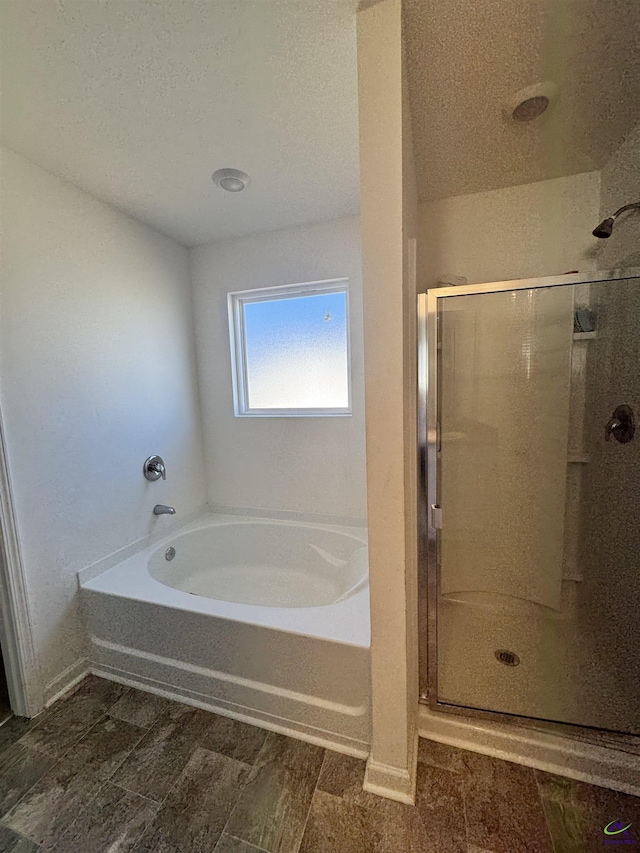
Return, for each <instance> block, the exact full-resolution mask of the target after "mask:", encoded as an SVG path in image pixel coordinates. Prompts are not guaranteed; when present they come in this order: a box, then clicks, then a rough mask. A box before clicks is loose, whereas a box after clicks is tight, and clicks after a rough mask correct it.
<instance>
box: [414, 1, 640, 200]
mask: <svg viewBox="0 0 640 853" xmlns="http://www.w3.org/2000/svg"><path fill="white" fill-rule="evenodd" d="M404 28H405V45H406V57H407V79H408V85H409V97H410V104H411V112H412V120H413V138H414V149H415V155H416V167H417V174H418V192H419V196H420V198H421V200H422V201H426V200H429V199H435V198H443V197H447V196H452V195H461V194H464V193H474V192H480V191H483V190H490V189H498V188H501V187H506V186H513V185H517V184H525V183H529V182H534V181H540V180H544V179H546V178H552V177H559V176H562V175H571V174H576V173H579V172H586V171H590V170H592V169H598V168H600V167H601V166H602V165H603V164H604V163H605V162H606V161H607V159H608V157H609V156H610V155H611V153H612V152H613V150H614V149H615V147H616V145H617V144H618V143H619V142H620V141H621V140H622V138H623V136H624V135H625V134H626V133H628V132H629V131H630V130H631V129H632V127H633V126H634V125H637V124H638V122H640V3H639V2H638V0H405V3H404ZM546 80H550V81H552V82H554V83H556V84H557V85H558V86H559V87H560V95H559V98H558V100H557V102H556V104H555V105H554V106H553V108H551V109H550V110H549V111H548V112H547V113H546V114H545V115H543V116H542V117H541V118H540V119H538V120H537V121H535V122H532V123H529V124H516V123H515V122H513V121H512V120H510V119H507V118H506V117H505V115H504V112H503V111H504V109H505V107H506V106H507V105H508V104H509V103H510V101H511V99H512V98H513V95H514V94H515V93H516V92H518V91H519V90H520V89H522V88H524V87H525V86H530V85H532V84H534V83H538V82H541V81H546Z"/></svg>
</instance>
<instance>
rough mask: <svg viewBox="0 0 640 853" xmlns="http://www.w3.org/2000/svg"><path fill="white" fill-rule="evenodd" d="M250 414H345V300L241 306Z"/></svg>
mask: <svg viewBox="0 0 640 853" xmlns="http://www.w3.org/2000/svg"><path fill="white" fill-rule="evenodd" d="M244 329H245V350H246V351H245V356H246V373H247V395H248V403H249V409H347V408H348V406H349V375H348V351H347V298H346V294H345V293H320V294H314V295H309V296H295V297H292V298H290V299H289V298H285V299H273V300H265V301H262V302H245V303H244Z"/></svg>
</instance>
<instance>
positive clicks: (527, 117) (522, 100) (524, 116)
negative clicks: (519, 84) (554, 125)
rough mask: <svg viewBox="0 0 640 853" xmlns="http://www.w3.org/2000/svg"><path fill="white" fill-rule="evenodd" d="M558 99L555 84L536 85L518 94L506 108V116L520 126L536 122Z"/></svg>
mask: <svg viewBox="0 0 640 853" xmlns="http://www.w3.org/2000/svg"><path fill="white" fill-rule="evenodd" d="M557 97H558V87H557V86H556V84H555V83H550V82H547V83H534V85H533V86H527V87H526V88H524V89H520V91H519V92H516V94H515V95H514V96H513V98H511V99H510V101H509V103H508V105H507V107H506V108H505V115H506V117H507V118H508V119H510V120H511V121H515V122H517V123H518V124H521V123H523V122H528V121H534V119H537V118H539V117H540V116H541V115H542V114H543V113H545V112H546V111H547V110H548V109H549V107H550V106H551V105H552V104H553V103H554V101H555V100H556V99H557Z"/></svg>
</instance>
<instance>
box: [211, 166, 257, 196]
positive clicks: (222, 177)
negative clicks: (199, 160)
mask: <svg viewBox="0 0 640 853" xmlns="http://www.w3.org/2000/svg"><path fill="white" fill-rule="evenodd" d="M211 180H212V181H213V183H214V184H215V185H216V186H217V187H220V189H222V190H226V191H227V192H228V193H239V192H242V190H243V189H244V188H245V187H247V186H248V185H249V181H250V178H249V175H247V173H246V172H241V171H240V169H218V170H217V171H215V172H214V173H213V175H211Z"/></svg>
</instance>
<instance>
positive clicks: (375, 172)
mask: <svg viewBox="0 0 640 853" xmlns="http://www.w3.org/2000/svg"><path fill="white" fill-rule="evenodd" d="M358 77H359V104H360V106H359V118H360V158H361V181H362V199H361V205H362V207H361V210H362V214H361V216H362V256H363V302H364V349H365V406H366V440H367V512H368V525H369V557H370V580H371V656H372V712H373V713H372V719H373V723H372V725H373V731H372V739H371V744H372V746H371V755H370V758H369V762H368V766H367V775H366V780H365V788H366V789H367V790H369V791H374V792H376V793H380V794H383V795H385V796H388V797H392V798H394V799H398V800H402V801H404V802H411V801H412V800H413V792H414V784H415V749H416V743H417V736H416V727H415V717H416V712H417V696H418V683H417V645H418V641H417V628H416V616H415V614H416V598H417V594H416V581H417V565H416V563H417V558H416V547H417V532H416V427H415V423H416V409H415V400H416V390H417V389H416V386H417V382H416V369H415V361H416V355H415V328H416V297H415V273H414V264H413V263H412V260H411V255H412V245H413V244H412V239H411V238H413V237H414V236H415V220H416V210H417V205H416V200H415V180H414V178H413V173H412V158H411V131H410V126H409V122H408V113H407V110H406V108H405V109H404V110H403V98H402V93H403V73H402V26H401V3H400V0H382V2H379V3H376V4H375V5H373V6H368V7H367V8H365V9H363V10H361V11H360V12H359V13H358ZM403 142H404V150H403Z"/></svg>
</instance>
